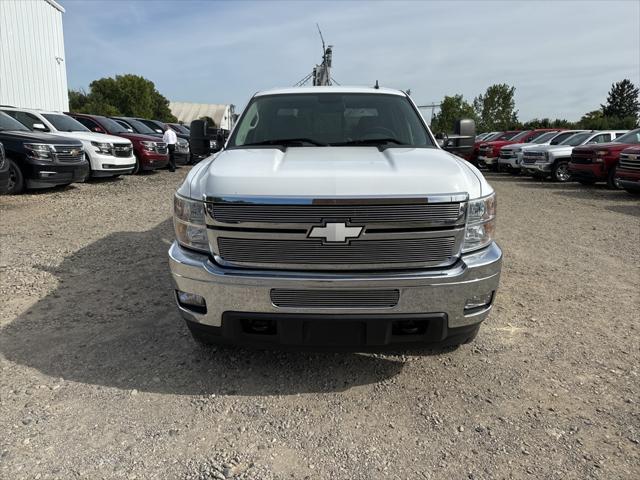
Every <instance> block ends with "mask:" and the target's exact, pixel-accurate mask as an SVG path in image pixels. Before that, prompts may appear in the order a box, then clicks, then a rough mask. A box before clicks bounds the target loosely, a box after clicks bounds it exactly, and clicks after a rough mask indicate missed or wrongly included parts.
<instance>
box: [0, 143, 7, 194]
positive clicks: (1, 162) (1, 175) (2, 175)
mask: <svg viewBox="0 0 640 480" xmlns="http://www.w3.org/2000/svg"><path fill="white" fill-rule="evenodd" d="M8 191H9V162H7V158H6V157H5V155H4V146H3V145H2V143H0V195H2V194H4V193H7V192H8Z"/></svg>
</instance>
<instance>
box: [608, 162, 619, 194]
mask: <svg viewBox="0 0 640 480" xmlns="http://www.w3.org/2000/svg"><path fill="white" fill-rule="evenodd" d="M617 171H618V166H617V165H615V166H614V167H613V168H612V169H611V170H609V175H607V187H609V188H610V189H612V190H620V189H621V188H622V187H621V186H620V183H619V182H618V180H616V172H617Z"/></svg>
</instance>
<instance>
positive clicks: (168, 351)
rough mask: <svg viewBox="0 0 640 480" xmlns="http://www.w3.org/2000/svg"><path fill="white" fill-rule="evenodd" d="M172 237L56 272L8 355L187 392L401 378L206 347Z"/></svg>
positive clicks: (70, 263)
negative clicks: (187, 312)
mask: <svg viewBox="0 0 640 480" xmlns="http://www.w3.org/2000/svg"><path fill="white" fill-rule="evenodd" d="M172 237H173V231H172V224H171V221H170V220H166V221H165V222H163V223H161V224H160V225H158V226H157V227H155V228H154V229H152V230H149V231H146V232H119V233H114V234H112V235H109V236H107V237H105V238H103V239H101V240H98V241H96V242H94V243H93V244H90V245H88V246H87V247H85V248H83V249H81V250H79V251H78V252H76V253H74V254H72V255H71V256H69V257H68V258H66V259H65V260H64V261H63V262H62V264H61V265H60V266H59V267H56V268H55V269H49V270H48V271H49V273H51V274H53V275H54V276H55V277H56V280H57V287H56V288H55V289H54V290H53V291H51V292H50V293H49V294H48V295H47V296H46V297H44V298H42V299H41V300H39V301H38V302H36V303H35V304H34V305H33V306H31V307H30V308H28V309H27V310H26V311H25V312H24V313H22V314H20V315H19V316H18V317H17V318H15V319H14V320H13V321H12V322H11V323H9V324H8V325H7V326H5V327H4V328H3V329H2V330H0V352H1V353H2V354H3V355H4V356H5V357H6V358H7V359H8V360H9V361H12V362H15V363H18V364H21V365H24V366H27V367H30V368H33V369H36V370H38V371H40V372H42V373H44V374H45V375H48V376H50V377H54V378H59V377H61V378H64V379H65V380H66V381H73V382H81V383H86V384H93V385H101V386H106V387H114V388H119V389H126V390H133V389H136V390H138V391H149V392H159V393H171V394H178V395H194V394H212V393H216V394H227V395H232V394H237V395H277V394H281V395H282V394H295V393H305V392H331V391H343V390H346V389H348V388H351V387H354V386H358V385H366V384H372V383H377V382H381V381H383V380H385V379H389V378H391V377H393V376H395V375H397V374H398V373H400V372H401V370H402V368H403V365H404V364H403V362H402V361H401V360H400V359H397V358H394V357H392V356H386V357H383V356H372V355H364V354H355V353H303V352H268V351H246V350H241V349H234V348H218V349H216V348H210V347H202V346H199V345H197V344H196V343H195V342H194V341H193V340H192V338H191V336H190V335H189V333H188V331H187V329H186V327H185V326H184V324H183V321H182V319H181V318H180V316H179V315H178V313H177V310H176V308H175V305H174V301H173V296H172V288H173V287H172V284H171V280H170V274H169V270H168V265H167V255H166V252H167V249H168V247H169V242H170V239H172ZM42 269H43V270H46V269H45V268H42ZM425 353H427V352H425ZM435 353H438V352H435Z"/></svg>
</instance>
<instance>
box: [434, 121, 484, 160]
mask: <svg viewBox="0 0 640 480" xmlns="http://www.w3.org/2000/svg"><path fill="white" fill-rule="evenodd" d="M454 132H455V133H454V134H453V135H450V136H448V137H447V138H446V139H445V140H444V142H443V144H442V145H441V146H442V148H443V149H445V150H446V151H447V152H451V153H453V154H455V155H458V156H459V157H467V156H469V155H470V154H471V153H472V152H473V144H474V143H475V141H476V122H475V121H474V120H471V119H468V118H465V119H462V120H458V121H457V122H456V125H455V127H454Z"/></svg>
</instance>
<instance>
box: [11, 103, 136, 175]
mask: <svg viewBox="0 0 640 480" xmlns="http://www.w3.org/2000/svg"><path fill="white" fill-rule="evenodd" d="M2 111H3V112H4V113H6V114H7V115H9V116H10V117H12V118H14V119H15V120H17V121H19V122H20V123H22V124H23V125H24V126H25V127H27V128H28V129H29V130H34V131H39V132H47V133H54V134H56V135H59V136H61V137H67V138H71V139H74V140H78V141H79V142H81V143H82V146H83V148H84V154H85V156H86V158H87V161H88V162H89V167H90V169H91V171H90V174H89V175H90V176H92V177H113V176H118V175H123V174H129V173H131V172H132V171H133V169H134V167H135V163H136V159H135V158H134V156H133V145H132V144H131V141H130V140H127V139H123V138H121V137H115V136H112V135H105V134H103V133H96V132H92V131H90V130H89V129H88V128H87V127H85V126H84V125H82V124H81V123H80V122H78V121H77V120H75V119H73V118H71V117H70V116H68V115H65V114H64V113H57V112H45V111H40V110H30V109H23V108H2Z"/></svg>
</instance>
